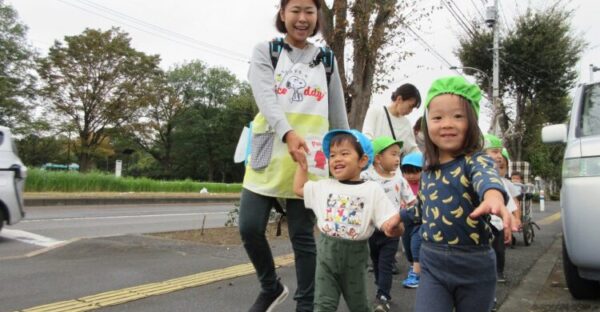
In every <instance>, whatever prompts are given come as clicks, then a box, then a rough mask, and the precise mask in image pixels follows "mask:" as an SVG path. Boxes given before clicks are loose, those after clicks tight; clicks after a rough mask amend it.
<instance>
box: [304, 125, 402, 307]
mask: <svg viewBox="0 0 600 312" xmlns="http://www.w3.org/2000/svg"><path fill="white" fill-rule="evenodd" d="M322 146H323V152H324V153H325V156H326V157H327V158H328V159H329V170H330V172H331V174H332V175H333V178H334V179H324V180H319V181H308V172H307V169H306V168H302V167H298V168H297V169H296V175H295V177H294V192H295V193H296V194H297V195H298V196H300V197H303V198H304V203H305V206H306V208H308V209H312V210H313V211H314V213H315V215H316V217H317V226H318V227H319V230H320V232H321V233H320V235H319V237H318V240H317V269H316V275H315V307H314V308H315V310H316V311H337V306H338V303H339V297H340V295H343V296H344V300H345V301H346V303H347V304H348V308H349V309H350V311H357V312H358V311H360V312H363V311H371V307H370V305H369V301H368V299H367V283H366V277H367V276H366V275H367V270H366V267H367V259H368V257H369V255H368V254H369V246H368V243H367V240H368V238H369V237H370V236H371V234H373V231H374V230H375V229H380V230H381V231H383V232H384V233H385V234H386V235H387V236H390V237H399V236H400V235H402V231H403V226H402V224H401V223H400V214H399V213H398V209H397V207H394V205H393V204H392V202H391V201H390V200H389V199H387V197H386V196H385V193H384V192H383V190H382V189H381V187H380V186H379V184H377V183H375V182H372V181H363V180H362V179H361V177H360V173H361V171H362V170H364V169H366V168H367V167H368V165H369V164H370V163H371V162H372V161H373V147H372V145H371V142H369V140H368V139H367V137H366V136H364V135H363V134H362V133H360V132H359V131H358V130H332V131H330V132H328V133H327V134H326V135H325V137H324V138H323V145H322Z"/></svg>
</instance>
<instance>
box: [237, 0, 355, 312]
mask: <svg viewBox="0 0 600 312" xmlns="http://www.w3.org/2000/svg"><path fill="white" fill-rule="evenodd" d="M279 8H280V9H279V12H278V13H277V15H276V20H275V27H276V28H277V30H278V31H279V32H281V33H283V34H285V37H284V38H283V41H281V40H273V41H270V42H262V43H259V44H258V45H257V46H256V47H255V48H254V51H253V53H252V57H251V60H250V69H249V72H248V80H249V82H250V86H251V87H252V93H253V95H254V99H255V100H256V104H257V105H258V108H259V111H260V112H259V114H258V115H257V116H256V117H255V118H254V120H253V122H252V133H253V137H252V148H251V155H250V159H249V161H248V165H247V167H246V173H245V176H244V182H243V190H242V194H241V201H240V216H239V230H240V235H241V238H242V242H243V245H244V248H245V249H246V253H247V254H248V257H249V258H250V261H251V262H252V264H253V265H254V268H255V269H256V274H257V276H258V279H259V281H260V286H261V287H260V289H261V291H260V294H259V295H258V297H257V298H256V301H255V303H254V304H253V305H252V307H251V308H250V311H251V312H265V311H272V310H273V309H274V307H275V306H277V305H279V304H280V303H281V302H282V301H283V300H285V298H286V297H287V294H288V288H287V287H286V286H285V285H283V284H282V283H281V282H280V281H279V278H278V276H277V274H276V272H275V264H274V261H273V255H272V253H271V248H270V246H269V243H268V241H267V239H266V237H265V230H266V227H267V223H268V220H269V214H270V212H271V209H272V208H273V207H274V206H277V205H279V204H278V199H282V202H285V204H284V205H283V206H285V209H286V214H287V220H288V231H289V236H290V240H291V243H292V247H293V249H294V258H295V267H296V279H297V287H296V293H295V295H294V299H295V300H296V302H297V304H296V311H313V299H314V282H315V280H314V279H315V266H316V247H315V239H314V236H313V228H314V225H315V216H314V214H313V213H312V211H311V210H309V209H305V207H304V201H303V200H302V199H300V198H299V197H298V196H297V195H296V194H295V193H294V192H293V188H292V182H293V177H294V172H295V169H296V167H297V166H298V165H299V166H300V167H302V168H303V169H306V168H307V169H308V172H309V173H310V175H309V178H310V179H311V180H316V179H318V178H319V177H327V176H328V165H327V159H326V157H325V155H324V154H323V152H322V151H321V140H322V139H323V136H324V135H325V133H326V132H327V131H329V129H330V128H338V129H339V128H341V129H348V128H349V126H348V118H347V116H346V108H345V104H344V95H343V92H342V84H341V81H340V77H339V73H338V71H337V64H336V63H335V60H333V61H332V62H330V64H331V65H332V66H333V72H331V75H329V74H328V69H326V67H325V65H324V64H325V62H324V61H323V58H322V56H323V54H324V53H323V51H322V50H321V49H320V48H319V47H317V46H315V45H314V44H313V43H311V42H310V41H308V38H309V37H312V36H314V35H316V34H317V33H318V31H319V19H320V15H321V12H320V8H321V2H320V1H318V0H281V1H280V7H279ZM274 56H277V57H276V60H274V58H275V57H274ZM331 56H332V55H331ZM332 58H333V57H332ZM328 68H330V67H328ZM295 162H297V164H296V163H295Z"/></svg>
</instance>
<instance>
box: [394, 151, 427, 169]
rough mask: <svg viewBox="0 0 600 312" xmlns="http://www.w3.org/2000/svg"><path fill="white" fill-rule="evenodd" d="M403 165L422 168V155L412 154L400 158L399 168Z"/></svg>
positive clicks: (419, 153)
mask: <svg viewBox="0 0 600 312" xmlns="http://www.w3.org/2000/svg"><path fill="white" fill-rule="evenodd" d="M404 165H409V166H413V167H417V168H423V153H421V152H414V153H410V154H408V155H406V156H404V158H402V164H400V166H404Z"/></svg>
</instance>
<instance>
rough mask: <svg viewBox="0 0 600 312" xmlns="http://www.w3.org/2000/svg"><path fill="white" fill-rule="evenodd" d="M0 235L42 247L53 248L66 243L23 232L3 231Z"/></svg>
mask: <svg viewBox="0 0 600 312" xmlns="http://www.w3.org/2000/svg"><path fill="white" fill-rule="evenodd" d="M0 235H1V236H2V237H6V238H10V239H14V240H18V241H20V242H23V243H27V244H32V245H37V246H42V247H52V246H55V245H58V244H62V243H64V241H60V240H56V239H54V238H50V237H46V236H42V235H38V234H35V233H31V232H25V231H21V230H12V229H3V230H2V232H1V233H0Z"/></svg>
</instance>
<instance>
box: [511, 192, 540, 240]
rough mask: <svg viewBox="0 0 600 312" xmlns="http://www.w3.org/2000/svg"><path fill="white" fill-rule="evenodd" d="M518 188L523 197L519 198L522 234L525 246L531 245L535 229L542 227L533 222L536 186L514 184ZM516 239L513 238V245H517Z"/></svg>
mask: <svg viewBox="0 0 600 312" xmlns="http://www.w3.org/2000/svg"><path fill="white" fill-rule="evenodd" d="M513 184H514V185H515V186H516V187H518V188H520V189H521V195H519V196H518V197H517V199H518V200H519V202H520V207H521V226H522V227H521V233H523V242H524V243H525V246H529V245H531V243H533V239H534V238H535V232H534V227H536V228H537V229H538V230H539V229H540V227H539V226H538V225H537V224H536V223H535V222H533V220H531V203H532V201H533V192H534V190H535V186H533V184H520V183H513ZM515 240H516V238H515V237H514V236H513V245H514V244H515V243H516V241H515Z"/></svg>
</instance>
